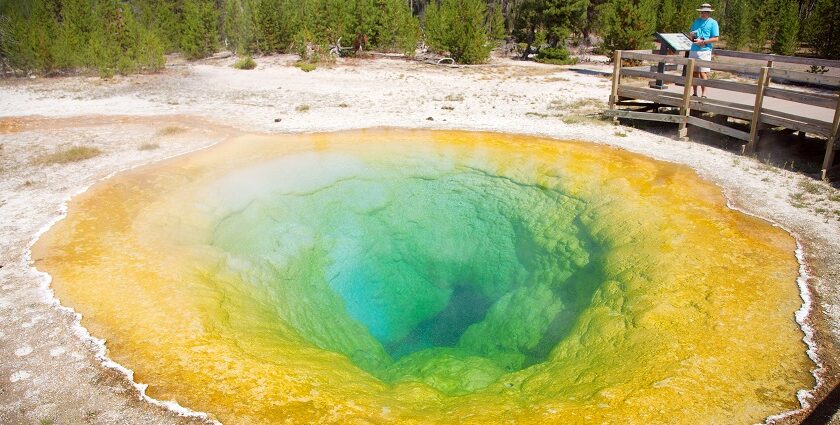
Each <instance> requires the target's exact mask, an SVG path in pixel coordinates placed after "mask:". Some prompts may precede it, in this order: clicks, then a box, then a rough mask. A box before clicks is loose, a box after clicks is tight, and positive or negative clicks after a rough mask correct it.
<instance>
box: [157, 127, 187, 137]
mask: <svg viewBox="0 0 840 425" xmlns="http://www.w3.org/2000/svg"><path fill="white" fill-rule="evenodd" d="M185 131H187V129H186V128H184V127H178V126H177V125H170V126H166V127H164V128H162V129H160V130H158V132H157V133H156V135H158V136H174V135H176V134H181V133H183V132H185Z"/></svg>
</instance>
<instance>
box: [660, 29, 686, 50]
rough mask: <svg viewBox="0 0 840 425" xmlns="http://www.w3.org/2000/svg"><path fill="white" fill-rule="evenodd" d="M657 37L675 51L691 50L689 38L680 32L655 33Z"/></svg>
mask: <svg viewBox="0 0 840 425" xmlns="http://www.w3.org/2000/svg"><path fill="white" fill-rule="evenodd" d="M656 38H658V39H659V40H660V41H662V42H663V43H667V44H668V47H670V48H671V50H673V51H675V52H680V51H685V50H691V40H689V39H688V37H686V36H685V34H683V33H681V32H675V33H660V32H658V33H656Z"/></svg>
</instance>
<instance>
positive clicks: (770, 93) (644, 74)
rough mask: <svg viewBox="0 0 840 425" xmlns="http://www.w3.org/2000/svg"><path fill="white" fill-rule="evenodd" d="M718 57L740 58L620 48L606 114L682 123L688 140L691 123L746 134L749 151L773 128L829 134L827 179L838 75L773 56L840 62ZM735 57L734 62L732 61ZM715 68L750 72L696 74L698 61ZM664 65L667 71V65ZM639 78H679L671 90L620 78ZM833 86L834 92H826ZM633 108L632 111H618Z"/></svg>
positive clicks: (838, 118)
mask: <svg viewBox="0 0 840 425" xmlns="http://www.w3.org/2000/svg"><path fill="white" fill-rule="evenodd" d="M715 52H716V55H718V56H728V57H729V58H735V59H736V60H735V61H732V60H730V61H728V62H719V61H704V60H699V59H688V58H685V57H682V56H676V55H658V54H652V53H650V52H648V51H616V52H615V57H614V58H613V60H614V62H613V63H614V71H613V84H612V93H611V94H610V109H609V110H608V111H606V112H605V115H607V116H611V117H615V118H630V119H640V120H650V121H662V122H672V123H675V124H678V125H679V132H678V135H679V137H681V138H685V137H686V135H687V131H688V130H687V127H688V126H689V125H693V126H697V127H702V128H705V129H707V130H711V131H716V132H718V133H721V134H725V135H727V136H730V137H734V138H736V139H740V140H743V141H744V142H745V144H744V145H743V146H742V151H743V152H744V153H752V152H753V151H754V150H755V148H756V144H757V143H758V139H759V137H760V135H761V131H762V130H763V129H765V128H769V127H783V128H787V129H790V130H794V131H800V132H803V133H808V134H812V135H817V136H819V137H822V138H825V140H826V150H825V156H824V158H823V165H822V178H823V179H827V178H828V175H829V174H830V173H831V172H832V171H835V170H836V169H838V166H835V165H834V157H835V151H836V150H837V148H838V147H840V143H837V138H838V126H839V125H840V95H838V90H840V78H838V77H832V76H826V75H819V74H814V73H808V72H801V71H794V70H790V69H780V68H774V67H773V63H774V62H787V63H796V64H799V65H808V66H810V65H817V66H826V67H836V68H840V61H829V60H822V59H811V58H801V57H795V56H776V55H764V54H755V53H744V52H731V51H726V50H722V51H721V50H716V51H715ZM738 58H744V59H750V60H751V61H753V63H754V61H755V60H766V61H767V62H766V66H757V65H754V64H743V63H737V59H738ZM623 60H632V61H634V62H637V63H643V62H649V63H654V64H664V65H665V70H664V71H662V72H657V67H656V66H634V67H625V66H623V64H622V61H623ZM733 62H735V63H733ZM699 66H704V67H709V68H711V69H712V71H720V72H728V73H735V74H738V75H740V76H745V77H746V78H747V79H746V81H745V82H741V81H727V80H718V79H709V80H701V79H699V78H693V72H692V71H693V70H694V69H695V68H696V67H699ZM659 69H662V68H661V67H660V68H659ZM623 76H626V77H640V78H649V79H651V80H659V81H662V82H665V83H673V84H674V85H672V86H671V87H669V88H667V89H657V88H648V87H638V86H633V85H630V84H626V83H625V84H622V77H623ZM774 80H782V81H785V82H792V83H794V84H799V85H802V84H806V85H816V86H819V87H821V88H823V89H821V90H811V91H804V90H796V89H794V88H793V87H792V86H789V85H782V84H774V83H772V82H773V81H774ZM692 84H698V85H701V86H705V87H706V94H707V96H708V97H706V98H700V97H697V96H693V95H692V89H691V85H692ZM825 88H828V90H825ZM619 107H631V108H633V109H619ZM669 107H670V108H675V109H676V110H677V113H676V114H674V113H661V112H660V109H661V108H669ZM691 111H701V112H711V113H714V114H717V115H722V116H725V117H729V118H733V119H736V120H741V121H744V122H746V123H748V124H749V129H750V131H749V132H746V131H743V130H740V129H737V128H733V127H730V126H728V125H723V124H719V123H715V122H711V121H708V120H705V119H703V118H701V117H698V116H694V115H692V114H691Z"/></svg>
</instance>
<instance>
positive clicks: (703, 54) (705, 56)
mask: <svg viewBox="0 0 840 425" xmlns="http://www.w3.org/2000/svg"><path fill="white" fill-rule="evenodd" d="M688 57H690V58H694V59H701V60H704V61H710V60H712V51H711V50H692V51H690V52H689V53H688ZM711 71H712V69H711V68H709V67H707V66H697V67H694V72H711Z"/></svg>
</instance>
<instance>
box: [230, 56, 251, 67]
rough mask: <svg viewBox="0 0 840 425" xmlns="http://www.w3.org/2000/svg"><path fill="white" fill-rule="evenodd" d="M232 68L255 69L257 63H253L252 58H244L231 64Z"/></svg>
mask: <svg viewBox="0 0 840 425" xmlns="http://www.w3.org/2000/svg"><path fill="white" fill-rule="evenodd" d="M233 67H234V68H236V69H254V68H256V67H257V63H256V62H254V58H252V57H250V56H245V57H244V58H239V60H238V61H236V63H234V64H233Z"/></svg>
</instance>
